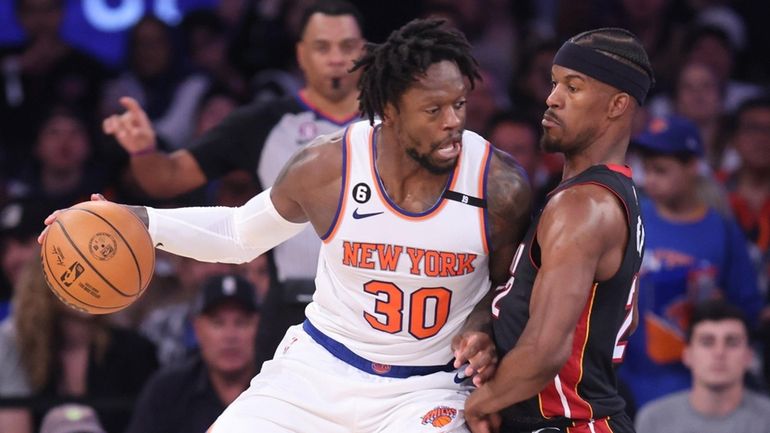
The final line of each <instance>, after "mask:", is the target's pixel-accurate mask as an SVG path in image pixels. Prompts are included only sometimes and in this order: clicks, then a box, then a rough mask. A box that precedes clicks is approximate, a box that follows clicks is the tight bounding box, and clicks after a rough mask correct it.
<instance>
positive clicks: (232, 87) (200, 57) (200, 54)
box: [182, 10, 248, 98]
mask: <svg viewBox="0 0 770 433" xmlns="http://www.w3.org/2000/svg"><path fill="white" fill-rule="evenodd" d="M182 30H183V31H184V36H185V47H186V49H187V57H188V58H189V60H190V62H191V64H192V65H191V66H192V67H193V68H194V70H195V71H196V72H201V73H203V74H204V75H206V77H208V79H209V81H210V83H211V84H214V83H216V84H217V85H218V86H224V87H225V88H226V89H227V91H228V92H230V93H232V94H234V95H238V97H240V98H244V97H246V95H247V90H248V88H247V84H246V80H245V79H244V77H243V75H242V74H241V72H240V71H239V70H238V69H236V68H235V66H234V65H233V64H232V63H231V62H230V58H229V56H228V47H229V40H228V34H227V28H226V27H225V22H224V21H223V20H222V18H221V17H220V16H219V15H217V14H216V13H215V12H213V11H208V10H199V11H194V12H191V13H188V14H187V15H186V16H185V18H184V20H183V21H182Z"/></svg>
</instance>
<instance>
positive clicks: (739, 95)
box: [682, 25, 761, 113]
mask: <svg viewBox="0 0 770 433" xmlns="http://www.w3.org/2000/svg"><path fill="white" fill-rule="evenodd" d="M682 55H683V61H684V62H686V63H691V62H697V63H703V64H706V65H709V66H710V67H711V69H712V70H713V71H714V73H716V75H717V78H718V80H719V82H720V83H725V84H724V86H725V90H724V109H725V110H726V111H727V112H728V113H730V112H733V111H735V109H736V108H738V106H739V105H740V104H741V103H742V102H743V101H745V100H746V99H749V98H752V97H755V96H758V95H759V93H760V92H761V87H760V86H758V85H756V84H751V83H746V82H741V81H738V80H736V79H735V77H734V76H733V73H734V69H735V62H736V59H735V55H736V53H735V47H734V46H733V45H732V43H731V41H730V38H729V36H728V35H727V33H725V32H724V31H723V30H722V29H721V28H719V27H715V26H711V25H702V26H696V27H693V28H692V29H690V31H689V32H688V34H687V35H686V37H685V39H684V45H683V49H682Z"/></svg>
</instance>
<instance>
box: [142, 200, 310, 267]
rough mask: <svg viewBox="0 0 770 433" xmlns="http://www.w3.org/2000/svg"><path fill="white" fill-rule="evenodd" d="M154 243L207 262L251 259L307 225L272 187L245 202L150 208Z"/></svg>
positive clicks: (150, 222) (235, 261) (161, 247)
mask: <svg viewBox="0 0 770 433" xmlns="http://www.w3.org/2000/svg"><path fill="white" fill-rule="evenodd" d="M147 216H148V218H149V231H150V236H151V237H152V241H153V244H154V245H155V246H156V247H157V248H159V249H161V250H163V251H168V252H170V253H173V254H176V255H180V256H185V257H190V258H193V259H196V260H200V261H202V262H219V263H246V262H249V261H251V260H253V259H254V258H255V257H257V256H259V255H260V254H263V253H264V252H266V251H268V250H269V249H271V248H273V247H274V246H276V245H278V244H280V243H281V242H283V241H285V240H287V239H289V238H291V237H292V236H294V235H296V234H297V233H299V232H300V231H302V230H303V229H304V228H305V226H307V224H308V223H293V222H291V221H287V220H286V219H285V218H284V217H282V216H281V214H279V213H278V211H277V210H276V209H275V206H273V201H272V200H271V199H270V189H269V188H268V189H267V190H265V191H262V192H261V193H260V194H258V195H257V196H256V197H254V198H252V199H251V200H249V201H248V202H247V203H246V204H244V205H243V206H241V207H237V208H231V207H188V208H179V209H154V208H150V207H148V208H147Z"/></svg>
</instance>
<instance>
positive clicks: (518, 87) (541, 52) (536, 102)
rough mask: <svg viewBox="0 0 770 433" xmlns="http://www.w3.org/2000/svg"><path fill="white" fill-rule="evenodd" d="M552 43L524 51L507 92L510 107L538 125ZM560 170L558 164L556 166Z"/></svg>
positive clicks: (548, 86) (553, 50)
mask: <svg viewBox="0 0 770 433" xmlns="http://www.w3.org/2000/svg"><path fill="white" fill-rule="evenodd" d="M559 46H560V45H558V44H556V43H555V42H553V41H546V42H541V43H538V44H535V45H533V46H532V47H531V48H530V49H528V50H527V51H525V52H524V55H523V56H522V58H521V61H520V62H519V70H518V71H517V72H516V74H515V75H514V80H513V81H512V82H511V85H510V88H509V92H510V93H511V102H512V104H513V108H514V109H515V110H516V111H517V112H520V113H523V115H524V116H526V117H527V118H529V119H530V120H532V121H533V122H540V121H541V120H542V118H543V112H544V111H545V109H546V108H547V107H546V105H545V100H546V99H547V98H548V95H550V94H551V89H552V86H551V65H553V56H555V55H556V50H558V49H559ZM558 165H559V168H561V164H558Z"/></svg>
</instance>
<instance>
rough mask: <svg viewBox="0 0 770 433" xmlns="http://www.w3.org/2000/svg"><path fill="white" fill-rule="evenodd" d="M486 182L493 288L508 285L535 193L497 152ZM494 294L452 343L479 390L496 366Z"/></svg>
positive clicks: (511, 162)
mask: <svg viewBox="0 0 770 433" xmlns="http://www.w3.org/2000/svg"><path fill="white" fill-rule="evenodd" d="M494 152H495V153H494V154H493V156H492V161H491V164H490V172H489V175H488V178H487V214H488V216H489V223H490V225H491V226H490V230H489V231H490V235H491V236H490V239H489V241H490V245H489V248H490V257H489V266H490V278H491V279H492V287H496V286H497V285H499V284H502V283H504V282H505V280H506V279H507V278H508V267H509V266H510V263H511V260H513V254H514V252H515V250H516V246H517V245H518V244H519V242H521V239H522V238H523V237H524V234H525V233H526V231H527V227H528V226H529V222H530V215H531V211H532V209H531V208H532V206H531V200H532V192H531V188H530V185H529V181H528V180H527V178H526V175H524V171H523V170H522V169H521V167H520V166H519V165H518V164H517V163H516V162H515V161H514V160H513V158H511V157H510V156H509V155H508V154H506V153H503V152H500V151H497V150H494ZM492 297H493V293H492V292H490V293H488V294H487V296H485V297H484V299H483V300H482V301H481V302H479V304H478V305H476V307H475V308H474V310H473V312H472V313H471V314H470V315H469V316H468V319H467V320H466V322H465V325H464V326H463V329H462V331H461V332H460V333H459V334H458V335H457V336H455V338H454V339H453V341H452V349H453V350H454V353H455V367H458V368H459V367H461V366H462V365H464V364H466V363H467V364H468V365H467V367H466V368H465V371H464V372H462V373H463V374H465V375H466V376H470V375H474V374H475V376H474V378H473V382H474V383H475V384H476V385H477V386H479V385H481V384H482V383H483V382H484V381H486V380H487V379H489V378H490V377H492V375H493V374H494V371H495V366H496V364H497V351H496V350H495V347H494V341H493V339H492V334H491V328H490V309H491V302H492Z"/></svg>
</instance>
